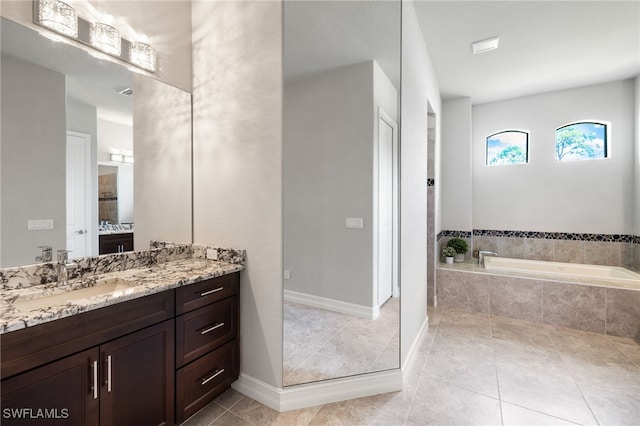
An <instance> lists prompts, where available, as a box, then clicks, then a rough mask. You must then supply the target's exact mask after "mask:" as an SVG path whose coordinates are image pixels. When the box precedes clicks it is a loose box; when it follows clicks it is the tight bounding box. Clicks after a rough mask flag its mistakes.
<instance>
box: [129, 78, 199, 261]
mask: <svg viewBox="0 0 640 426" xmlns="http://www.w3.org/2000/svg"><path fill="white" fill-rule="evenodd" d="M133 90H134V92H135V93H136V96H134V98H133V122H134V126H133V158H134V161H135V164H134V167H133V184H134V187H133V197H134V223H135V233H134V244H135V249H136V250H144V249H148V248H149V242H150V241H151V240H160V241H173V242H180V243H190V242H191V96H190V95H189V93H186V92H183V91H182V90H180V89H177V88H175V87H172V86H168V85H166V84H163V83H161V82H159V81H157V80H154V79H151V78H148V77H145V76H141V75H136V76H134V85H133ZM158 105H160V106H168V107H166V109H165V108H158V107H157V106H158ZM167 112H170V114H167Z"/></svg>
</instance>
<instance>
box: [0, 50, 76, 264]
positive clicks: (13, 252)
mask: <svg viewBox="0 0 640 426" xmlns="http://www.w3.org/2000/svg"><path fill="white" fill-rule="evenodd" d="M1 65H2V70H1V73H2V80H1V84H2V87H1V89H0V90H1V91H2V127H1V129H0V130H1V140H2V146H1V150H0V159H1V166H0V172H1V175H2V180H1V183H2V187H1V188H0V193H1V194H2V212H1V218H2V223H1V229H2V259H1V262H0V265H1V266H2V267H6V266H15V265H24V264H32V263H35V257H36V256H38V255H39V254H40V250H39V249H38V246H44V245H47V246H52V247H53V248H54V250H58V249H61V248H64V247H66V246H67V237H66V235H67V231H66V223H67V218H66V203H65V197H64V194H65V192H66V180H65V169H66V157H65V152H66V141H67V136H66V117H65V114H66V105H65V97H66V95H65V78H64V75H63V74H60V73H57V72H54V71H51V70H49V69H46V68H43V67H39V66H37V65H33V64H31V63H28V62H25V61H22V60H20V59H16V58H13V57H10V56H2V63H1ZM34 122H35V123H39V125H38V126H34V125H32V123H34ZM61 195H62V196H61ZM30 219H53V229H52V230H42V231H28V230H27V221H28V220H30Z"/></svg>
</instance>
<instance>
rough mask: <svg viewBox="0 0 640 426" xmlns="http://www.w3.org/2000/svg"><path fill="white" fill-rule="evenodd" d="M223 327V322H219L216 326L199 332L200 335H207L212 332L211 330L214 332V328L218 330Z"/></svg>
mask: <svg viewBox="0 0 640 426" xmlns="http://www.w3.org/2000/svg"><path fill="white" fill-rule="evenodd" d="M223 325H224V323H223V322H221V323H218V324H216V325H213V326H211V327H209V328H205V329H204V330H201V331H200V334H207V333H208V332H210V331H213V330H215V329H216V328H220V327H222V326H223Z"/></svg>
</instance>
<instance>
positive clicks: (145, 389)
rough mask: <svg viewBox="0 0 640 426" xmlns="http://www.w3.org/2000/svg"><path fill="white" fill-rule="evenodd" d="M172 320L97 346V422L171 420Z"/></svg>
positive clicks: (161, 422) (124, 425)
mask: <svg viewBox="0 0 640 426" xmlns="http://www.w3.org/2000/svg"><path fill="white" fill-rule="evenodd" d="M173 329H174V322H173V320H171V321H165V322H163V323H160V324H158V325H155V326H153V327H149V328H145V329H144V330H140V331H138V332H135V333H132V334H129V335H127V336H124V337H121V338H119V339H116V340H113V341H111V342H109V343H106V344H104V345H101V346H100V357H101V361H102V385H101V391H100V425H101V426H106V425H117V426H127V425H135V426H144V425H170V424H173V415H174V401H173V398H174V370H173V369H174V331H173Z"/></svg>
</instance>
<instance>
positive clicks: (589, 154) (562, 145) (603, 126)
mask: <svg viewBox="0 0 640 426" xmlns="http://www.w3.org/2000/svg"><path fill="white" fill-rule="evenodd" d="M607 133H608V125H607V123H603V122H598V121H579V122H575V123H571V124H567V125H565V126H562V127H558V128H557V129H556V160H557V161H575V160H590V159H594V158H607V157H608V156H609V155H608V151H607Z"/></svg>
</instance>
